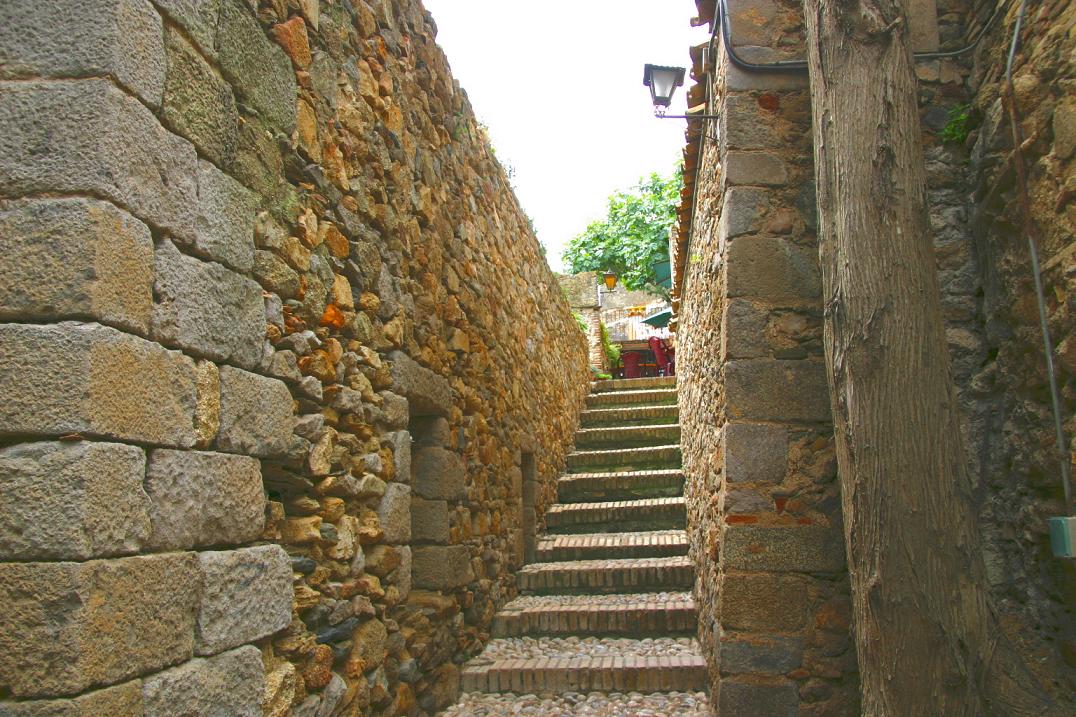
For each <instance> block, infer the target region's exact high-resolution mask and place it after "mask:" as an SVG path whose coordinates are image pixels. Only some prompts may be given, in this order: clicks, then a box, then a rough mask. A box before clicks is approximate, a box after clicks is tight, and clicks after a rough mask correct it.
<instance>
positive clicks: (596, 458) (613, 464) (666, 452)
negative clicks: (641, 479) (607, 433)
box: [568, 443, 683, 473]
mask: <svg viewBox="0 0 1076 717" xmlns="http://www.w3.org/2000/svg"><path fill="white" fill-rule="evenodd" d="M682 460H683V459H682V456H681V454H680V444H678V443H673V444H669V445H664V446H644V447H642V448H610V449H606V450H600V451H575V452H573V453H569V454H568V471H569V472H572V473H578V472H580V469H583V468H620V469H622V470H638V469H640V468H658V467H660V468H675V467H678V466H679V465H680V462H681V461H682Z"/></svg>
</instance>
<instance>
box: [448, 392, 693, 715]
mask: <svg viewBox="0 0 1076 717" xmlns="http://www.w3.org/2000/svg"><path fill="white" fill-rule="evenodd" d="M677 421H678V414H677V407H676V388H675V379H674V378H643V379H632V380H619V381H601V382H598V383H596V384H595V385H594V388H593V390H592V391H591V394H590V395H589V396H588V397H587V410H586V411H585V412H584V413H583V416H582V423H583V427H582V428H581V429H580V430H579V432H578V433H577V434H576V451H575V452H574V453H572V454H571V455H569V456H568V473H567V474H566V475H564V476H562V477H561V478H560V480H559V482H558V496H559V499H560V501H561V502H560V503H557V504H556V505H553V506H551V507H550V508H549V510H548V511H547V512H546V516H545V517H546V520H545V524H546V533H545V534H543V535H540V536H538V540H537V546H536V549H535V560H536V562H534V563H531V564H528V565H526V566H524V567H523V568H522V569H521V570H520V572H519V574H518V581H519V589H520V597H518V598H516V599H515V600H512V601H511V602H509V603H508V604H507V605H505V606H504V609H503V610H501V611H500V612H499V613H497V615H496V616H495V618H494V623H493V639H492V640H491V641H490V643H489V645H488V646H487V647H486V649H485V650H484V651H483V652H482V653H481V654H480V655H479V656H477V657H476V658H474V659H473V660H471V661H470V662H468V663H467V664H466V665H464V668H463V671H462V677H461V682H462V684H461V687H462V692H463V693H465V694H464V695H463V697H462V698H461V700H460V702H459V703H458V704H456V705H454V706H453V707H451V708H449V710H448V711H447V712H445V713H444V714H445V715H451V716H453V717H462V716H463V715H490V716H491V717H492V716H495V715H511V714H520V713H523V714H530V713H531V708H532V707H533V708H534V709H535V712H534V713H535V714H538V713H540V712H542V711H545V710H549V709H551V708H552V709H554V710H556V711H555V714H569V715H571V714H588V715H590V714H608V715H624V716H630V715H637V714H638V715H660V714H669V715H672V714H676V715H700V716H701V715H709V714H710V712H709V706H708V703H707V700H706V696H705V695H704V694H703V693H702V690H703V689H704V688H705V685H706V661H705V659H704V658H703V656H702V655H701V654H700V652H699V647H698V644H697V643H696V641H695V638H694V635H695V629H696V621H697V615H696V608H695V603H694V600H693V598H692V597H691V592H690V591H691V587H692V584H693V582H694V568H693V566H692V564H691V562H690V560H689V559H688V557H687V550H688V543H687V535H686V533H685V532H684V528H685V509H684V498H683V481H684V478H683V474H682V472H681V469H680V460H681V458H680V446H679V440H680V426H679V424H678V423H677ZM587 693H590V694H589V695H588V694H587Z"/></svg>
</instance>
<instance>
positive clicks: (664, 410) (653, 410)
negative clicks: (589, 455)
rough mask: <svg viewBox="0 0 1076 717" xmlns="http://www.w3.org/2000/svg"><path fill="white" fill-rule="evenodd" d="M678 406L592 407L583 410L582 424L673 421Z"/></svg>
mask: <svg viewBox="0 0 1076 717" xmlns="http://www.w3.org/2000/svg"><path fill="white" fill-rule="evenodd" d="M679 416H680V408H679V407H678V406H676V405H675V404H673V405H670V406H624V407H621V408H593V409H590V410H587V411H583V412H582V414H580V419H581V420H582V422H583V426H605V425H613V424H615V425H627V424H635V425H646V424H651V423H674V422H676V421H677V420H678V419H679Z"/></svg>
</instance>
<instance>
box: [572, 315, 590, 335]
mask: <svg viewBox="0 0 1076 717" xmlns="http://www.w3.org/2000/svg"><path fill="white" fill-rule="evenodd" d="M572 316H574V317H575V322H576V323H577V324H579V330H580V331H582V332H583V335H584V336H586V335H587V330H588V329H589V327H588V326H587V320H586V319H584V318H583V315H582V314H580V313H579V312H578V311H573V312H572Z"/></svg>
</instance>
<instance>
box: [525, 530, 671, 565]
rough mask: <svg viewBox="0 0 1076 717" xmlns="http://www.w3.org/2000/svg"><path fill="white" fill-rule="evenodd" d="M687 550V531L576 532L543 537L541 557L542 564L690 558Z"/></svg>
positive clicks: (540, 546) (539, 546) (540, 540)
mask: <svg viewBox="0 0 1076 717" xmlns="http://www.w3.org/2000/svg"><path fill="white" fill-rule="evenodd" d="M687 549H688V542H687V533H686V532H684V531H683V530H652V531H646V532H638V533H574V534H566V535H546V536H543V537H540V538H539V539H538V549H537V558H538V560H539V561H542V562H555V561H562V560H598V559H602V558H659V557H663V556H667V555H687Z"/></svg>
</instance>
